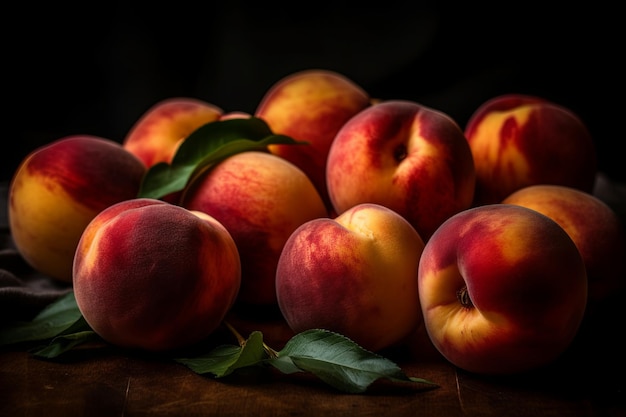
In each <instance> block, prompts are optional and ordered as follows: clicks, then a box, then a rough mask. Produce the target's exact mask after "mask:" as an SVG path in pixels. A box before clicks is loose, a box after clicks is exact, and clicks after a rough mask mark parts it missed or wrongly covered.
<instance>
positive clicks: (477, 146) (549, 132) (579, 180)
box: [465, 94, 597, 205]
mask: <svg viewBox="0 0 626 417" xmlns="http://www.w3.org/2000/svg"><path fill="white" fill-rule="evenodd" d="M465 136H466V137H467V140H468V142H469V144H470V147H471V149H472V155H473V158H474V165H475V167H476V193H475V196H474V205H482V204H490V203H499V202H500V201H502V199H504V198H505V197H506V196H508V195H509V194H511V193H512V192H514V191H516V190H518V189H520V188H523V187H526V186H529V185H535V184H554V185H564V186H568V187H572V188H577V189H580V190H582V191H585V192H592V189H593V184H594V180H595V175H596V168H597V162H596V151H595V146H594V143H593V140H592V137H591V135H590V133H589V131H588V130H587V127H586V126H585V124H584V123H583V121H582V120H581V119H580V118H579V117H578V116H577V115H576V114H574V113H573V112H572V111H571V110H570V109H568V108H566V107H564V106H561V105H559V104H556V103H553V102H550V101H548V100H546V99H543V98H541V97H534V96H527V95H519V94H506V95H502V96H498V97H494V98H492V99H491V100H488V101H487V102H485V103H483V104H482V105H481V106H480V107H478V109H476V111H475V112H474V113H473V114H472V115H471V117H470V118H469V120H468V122H467V125H466V127H465Z"/></svg>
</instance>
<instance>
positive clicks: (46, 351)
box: [31, 316, 102, 359]
mask: <svg viewBox="0 0 626 417" xmlns="http://www.w3.org/2000/svg"><path fill="white" fill-rule="evenodd" d="M97 341H100V342H101V341H102V339H101V338H100V336H99V335H98V334H97V333H96V332H94V331H93V330H92V329H91V327H89V324H87V321H86V320H85V319H84V317H82V316H81V317H80V319H78V320H77V321H76V322H75V323H74V324H72V325H71V326H70V327H69V328H67V329H66V330H65V331H63V332H61V333H60V334H58V335H57V336H55V337H53V338H52V340H51V341H50V343H48V345H46V346H43V347H39V348H35V349H33V350H32V351H31V353H32V354H33V355H34V356H38V357H40V358H46V359H52V358H56V357H57V356H59V355H61V354H63V353H65V352H67V351H69V350H72V349H73V348H75V347H76V346H78V345H82V344H85V343H88V342H97Z"/></svg>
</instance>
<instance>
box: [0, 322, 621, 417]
mask: <svg viewBox="0 0 626 417" xmlns="http://www.w3.org/2000/svg"><path fill="white" fill-rule="evenodd" d="M607 314H613V312H607ZM603 319H604V317H603ZM614 319H615V320H614V321H612V320H610V319H609V320H608V321H606V322H605V323H604V324H603V325H595V324H594V325H593V326H592V325H591V323H590V324H587V325H586V327H584V328H583V329H582V330H581V332H580V333H579V339H578V340H576V341H575V342H574V344H573V345H572V347H571V349H570V350H568V351H567V352H566V353H565V354H564V355H563V357H562V358H560V359H559V360H558V361H556V362H555V363H554V364H552V365H551V366H549V367H547V368H546V369H542V370H537V371H534V372H531V373H528V374H525V375H515V376H509V377H486V376H479V375H473V374H469V373H467V372H463V371H461V370H459V369H456V368H455V367H454V366H452V365H451V364H449V363H448V362H446V361H445V360H444V359H443V358H442V357H441V356H439V354H438V353H437V352H436V351H435V350H434V349H433V348H432V345H430V344H428V343H425V340H424V339H423V337H425V336H424V334H423V333H418V334H417V335H416V336H415V337H414V338H413V340H412V341H410V342H409V343H407V344H406V345H405V347H403V348H401V349H396V350H394V351H389V352H384V355H385V356H386V357H388V358H389V359H392V360H394V361H395V362H396V363H397V364H398V365H400V366H401V367H402V369H403V370H404V371H405V372H406V373H407V374H408V375H410V376H416V377H421V378H425V379H428V380H430V381H432V382H435V383H436V384H438V387H437V388H434V389H425V387H424V385H419V384H416V385H413V384H406V385H405V384H397V383H391V382H389V381H386V380H379V381H377V382H375V383H374V384H372V385H371V386H370V388H369V389H368V391H367V392H366V393H365V394H345V393H341V392H338V391H336V390H334V389H333V388H331V387H329V386H328V385H326V384H325V383H323V382H321V381H320V380H318V379H317V378H316V377H314V376H312V375H310V374H301V375H300V374H299V375H293V374H292V375H285V374H282V373H278V372H275V371H271V370H265V369H261V368H254V369H253V370H250V371H240V372H236V373H235V374H232V375H230V376H228V377H225V378H220V379H215V378H213V377H210V376H202V375H198V374H196V373H194V372H192V371H191V370H189V369H188V368H186V367H185V366H183V365H180V364H177V363H175V362H169V361H164V360H162V359H157V358H154V357H151V356H149V355H145V354H144V355H142V354H138V353H131V352H127V351H123V350H119V349H115V348H113V347H110V346H94V347H87V348H83V349H79V350H76V351H74V352H71V353H70V354H67V356H66V357H65V358H64V359H62V357H61V358H59V359H58V360H55V361H50V360H41V359H37V358H35V357H33V356H32V355H30V354H29V353H28V352H25V351H24V350H23V349H20V348H18V347H5V348H3V349H2V350H0V415H2V416H7V417H8V416H10V417H18V416H46V417H52V416H90V417H96V416H125V417H127V416H202V415H219V416H243V415H255V416H321V415H329V414H332V415H333V416H341V415H350V416H375V417H380V416H387V415H389V416H404V415H412V416H418V415H421V416H442V417H443V416H445V417H453V416H499V417H502V416H555V417H568V416H626V401H625V393H624V390H625V388H626V383H625V382H624V375H625V374H624V371H625V370H626V367H625V366H624V365H625V363H626V360H625V357H624V351H625V350H624V347H625V344H624V342H623V341H621V340H620V338H621V335H620V334H619V333H620V332H621V331H623V329H624V316H623V314H622V316H621V317H620V316H616V317H614ZM231 321H232V322H233V323H234V324H235V326H236V327H238V328H239V330H240V331H241V332H243V333H245V332H249V331H252V330H260V331H261V332H263V335H264V339H265V340H266V341H267V342H268V344H269V345H270V346H272V347H274V348H276V347H282V346H281V344H282V343H283V342H284V341H286V340H287V338H288V337H290V335H291V333H290V332H289V330H288V329H287V327H286V326H285V324H284V322H282V320H265V321H262V322H252V321H249V320H238V319H237V318H236V317H235V318H231ZM420 346H421V348H420Z"/></svg>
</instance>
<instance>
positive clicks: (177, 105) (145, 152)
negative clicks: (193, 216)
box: [122, 97, 224, 168]
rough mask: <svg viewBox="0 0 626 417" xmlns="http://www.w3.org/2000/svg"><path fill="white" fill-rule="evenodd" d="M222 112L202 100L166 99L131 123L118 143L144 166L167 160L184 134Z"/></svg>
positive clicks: (184, 137)
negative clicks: (122, 139) (121, 141)
mask: <svg viewBox="0 0 626 417" xmlns="http://www.w3.org/2000/svg"><path fill="white" fill-rule="evenodd" d="M223 115H224V111H223V110H222V109H221V108H219V107H217V106H215V105H213V104H211V103H208V102H206V101H203V100H199V99H195V98H191V97H172V98H168V99H165V100H162V101H159V102H157V103H156V104H154V105H153V106H152V107H150V108H149V109H148V110H147V111H146V112H145V113H144V114H143V115H142V116H141V117H140V118H139V119H138V120H137V121H136V122H135V124H134V125H133V126H132V127H131V129H130V130H129V132H128V134H127V135H126V137H125V138H124V141H123V143H122V145H123V146H124V148H125V149H126V150H128V151H129V152H130V153H132V154H134V155H136V156H137V157H138V158H139V159H140V160H141V161H142V162H143V163H144V164H145V165H146V167H147V168H150V167H151V166H152V165H155V164H157V163H159V162H167V163H170V162H171V161H172V158H173V157H174V154H175V153H176V150H177V149H178V147H179V146H180V144H181V142H182V141H183V140H184V139H186V138H187V136H189V135H190V134H191V133H193V132H194V131H195V130H196V129H198V128H199V127H201V126H203V125H205V124H207V123H210V122H214V121H216V120H219V119H220V118H221V117H222V116H223Z"/></svg>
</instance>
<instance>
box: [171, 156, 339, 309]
mask: <svg viewBox="0 0 626 417" xmlns="http://www.w3.org/2000/svg"><path fill="white" fill-rule="evenodd" d="M181 205H182V206H183V207H186V208H188V209H190V210H197V211H201V212H204V213H207V214H209V215H210V216H213V217H215V218H216V219H217V220H219V221H220V222H221V223H222V224H223V225H224V226H225V227H226V228H227V229H228V230H229V232H230V234H231V235H232V236H233V239H234V240H235V242H236V243H237V247H238V249H239V254H240V256H241V263H242V268H243V269H242V284H241V291H240V294H239V298H238V302H239V304H240V305H244V304H245V305H257V306H265V305H275V303H276V291H275V283H274V281H275V275H276V264H277V263H278V258H279V256H280V252H281V251H282V248H283V245H284V244H285V242H286V241H287V239H288V238H289V236H290V235H291V233H292V232H293V231H294V230H295V229H296V228H297V227H298V226H300V225H301V224H302V223H304V222H306V221H308V220H311V219H314V218H318V217H327V215H328V214H327V211H326V208H325V206H324V203H323V202H322V199H321V197H320V196H319V193H318V192H317V190H316V189H315V187H314V186H313V183H312V182H311V180H310V179H309V178H308V177H307V176H306V175H305V174H304V172H302V170H300V169H299V168H298V167H296V166H295V165H293V164H292V163H290V162H288V161H286V160H284V159H282V158H280V157H278V156H276V155H273V154H271V153H267V152H243V153H239V154H236V155H233V156H231V157H229V158H227V159H225V160H224V161H222V162H220V163H218V164H217V165H216V166H214V167H213V168H212V169H211V170H209V171H208V172H206V173H205V174H204V175H203V176H202V177H200V178H199V179H198V180H196V181H194V182H192V184H191V185H190V187H189V189H187V190H186V191H185V192H184V196H183V198H182V200H181Z"/></svg>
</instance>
